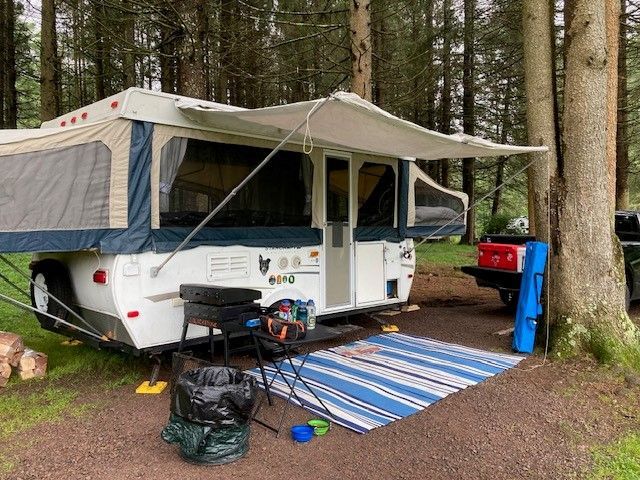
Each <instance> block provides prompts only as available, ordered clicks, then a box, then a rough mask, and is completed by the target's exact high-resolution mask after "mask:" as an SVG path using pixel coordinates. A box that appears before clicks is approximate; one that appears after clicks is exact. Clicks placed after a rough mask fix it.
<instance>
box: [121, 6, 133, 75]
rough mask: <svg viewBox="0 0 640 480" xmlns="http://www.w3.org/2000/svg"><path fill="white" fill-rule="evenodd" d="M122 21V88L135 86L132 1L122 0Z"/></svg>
mask: <svg viewBox="0 0 640 480" xmlns="http://www.w3.org/2000/svg"><path fill="white" fill-rule="evenodd" d="M122 9H123V15H124V18H123V21H122V27H123V28H122V36H123V45H122V86H123V87H124V88H130V87H135V86H136V85H137V81H136V55H135V51H134V50H135V44H136V28H135V14H134V13H133V11H132V10H133V3H132V2H131V1H129V0H123V2H122Z"/></svg>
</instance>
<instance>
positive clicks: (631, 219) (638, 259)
mask: <svg viewBox="0 0 640 480" xmlns="http://www.w3.org/2000/svg"><path fill="white" fill-rule="evenodd" d="M615 231H616V235H617V236H618V238H619V239H620V243H621V244H622V251H623V252H624V267H625V276H626V280H627V296H626V302H627V309H628V308H629V304H630V303H631V301H633V300H638V299H640V212H632V211H618V212H616V214H615ZM534 240H535V237H533V236H529V235H484V236H483V237H482V238H481V239H480V243H479V244H478V265H472V266H471V265H470V266H464V267H462V271H463V272H464V273H466V274H468V275H471V276H473V277H475V279H476V283H477V284H478V286H479V287H489V288H495V289H496V290H498V294H499V295H500V300H502V302H503V303H504V304H505V305H506V306H507V307H509V308H510V309H512V310H515V308H516V306H517V305H518V294H519V292H520V282H521V280H522V269H523V267H524V251H525V248H524V244H525V243H526V242H529V241H534Z"/></svg>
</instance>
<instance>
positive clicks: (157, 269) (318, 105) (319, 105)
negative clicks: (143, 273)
mask: <svg viewBox="0 0 640 480" xmlns="http://www.w3.org/2000/svg"><path fill="white" fill-rule="evenodd" d="M332 97H333V94H331V95H329V96H328V97H326V98H325V99H324V100H322V101H321V102H318V103H316V104H315V105H314V106H313V108H312V109H311V110H309V113H308V114H307V116H306V117H305V119H304V120H303V121H302V122H300V124H299V125H298V126H297V127H296V128H294V129H293V130H291V132H289V134H288V135H287V136H286V137H284V138H283V139H282V141H281V142H280V143H279V144H278V145H277V146H276V147H275V148H274V149H273V150H271V152H270V153H269V155H267V156H266V157H265V158H264V160H262V162H260V164H259V165H258V166H257V167H256V168H255V169H253V171H252V172H251V173H250V174H249V175H247V176H246V177H245V179H244V180H242V182H240V183H239V184H238V186H236V187H235V188H234V189H233V190H231V192H230V193H229V195H227V196H226V197H225V199H224V200H222V202H220V203H219V204H218V206H217V207H216V208H214V209H213V210H212V211H211V212H210V213H209V215H207V217H206V218H205V219H204V220H202V222H200V224H199V225H198V226H197V227H196V228H194V229H193V230H192V231H191V233H190V234H189V235H187V237H186V238H185V239H184V240H183V241H182V243H180V245H178V246H177V247H176V248H175V250H174V251H173V252H171V254H170V255H169V256H168V257H167V258H165V259H164V261H163V262H162V263H161V264H160V265H158V266H157V267H151V271H150V274H151V277H152V278H155V277H157V276H158V273H160V270H162V269H163V268H164V266H165V265H166V264H167V263H169V262H170V261H171V259H172V258H173V257H174V256H175V255H176V253H178V252H179V251H180V250H182V249H183V248H184V247H185V246H187V244H188V243H189V242H190V241H191V239H193V237H195V236H196V235H197V233H198V232H199V231H200V230H202V229H203V228H204V226H205V225H206V224H207V223H209V222H210V221H211V219H212V218H213V217H215V216H216V215H217V214H218V212H220V210H222V209H223V208H224V207H225V205H227V203H229V202H230V201H231V199H233V197H235V196H236V194H237V193H238V192H239V191H240V190H241V189H242V187H244V186H245V185H246V184H247V183H249V182H250V181H251V179H252V178H253V177H254V176H255V175H256V174H257V173H258V172H259V171H260V170H262V167H264V166H265V165H266V164H267V163H269V161H270V160H271V159H272V158H273V157H274V156H275V154H276V153H278V152H279V151H280V150H281V149H282V147H284V146H285V145H286V144H287V143H288V142H289V140H290V139H291V137H293V136H294V135H295V134H296V133H297V132H298V130H300V129H301V128H302V127H303V126H304V125H305V124H306V123H308V122H309V119H310V118H311V117H312V116H313V115H315V114H316V113H317V112H318V110H320V109H321V108H322V107H324V106H325V105H326V104H327V102H328V101H329V100H331V98H332Z"/></svg>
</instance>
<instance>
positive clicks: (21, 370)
mask: <svg viewBox="0 0 640 480" xmlns="http://www.w3.org/2000/svg"><path fill="white" fill-rule="evenodd" d="M46 373H47V356H46V355H45V354H44V353H41V352H36V351H35V350H32V349H30V348H27V349H25V351H24V353H23V354H22V357H21V358H20V361H19V363H18V374H19V375H20V378H21V379H22V380H28V379H30V378H37V377H44V376H45V375H46Z"/></svg>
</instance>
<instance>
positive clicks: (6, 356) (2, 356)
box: [0, 332, 24, 363]
mask: <svg viewBox="0 0 640 480" xmlns="http://www.w3.org/2000/svg"><path fill="white" fill-rule="evenodd" d="M23 350H24V343H23V342H22V337H21V336H20V335H17V334H15V333H11V332H0V361H5V363H10V362H12V361H13V358H14V356H15V355H16V354H17V353H19V352H22V351H23Z"/></svg>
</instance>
